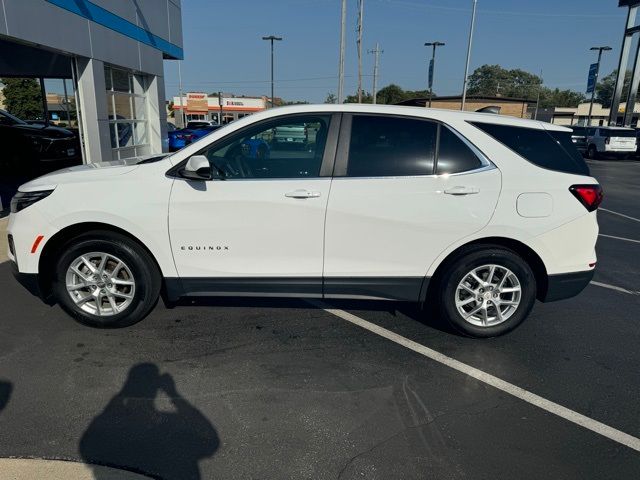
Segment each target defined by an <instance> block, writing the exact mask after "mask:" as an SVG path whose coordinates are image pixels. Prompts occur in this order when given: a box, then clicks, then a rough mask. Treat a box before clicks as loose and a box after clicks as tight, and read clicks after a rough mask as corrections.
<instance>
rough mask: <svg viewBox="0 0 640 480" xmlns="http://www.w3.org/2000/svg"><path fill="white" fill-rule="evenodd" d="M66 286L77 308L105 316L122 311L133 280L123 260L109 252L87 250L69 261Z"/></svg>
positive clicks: (132, 290)
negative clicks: (88, 251) (87, 251)
mask: <svg viewBox="0 0 640 480" xmlns="http://www.w3.org/2000/svg"><path fill="white" fill-rule="evenodd" d="M66 287H67V292H68V293H69V296H70V297H71V299H72V300H73V302H74V303H75V304H76V306H77V307H78V308H80V309H81V310H83V311H85V312H87V313H89V314H91V315H96V316H99V317H105V316H111V315H116V314H118V313H122V312H123V311H125V310H126V309H127V308H128V307H129V306H130V305H131V302H132V301H133V297H134V295H135V289H136V282H135V279H134V277H133V274H132V273H131V269H130V268H129V267H128V266H127V264H126V263H125V262H124V261H122V260H121V259H119V258H118V257H116V256H114V255H111V254H109V253H104V252H91V253H85V254H82V255H80V256H79V257H77V258H76V259H75V260H74V261H73V262H71V264H70V265H69V268H68V269H67V273H66Z"/></svg>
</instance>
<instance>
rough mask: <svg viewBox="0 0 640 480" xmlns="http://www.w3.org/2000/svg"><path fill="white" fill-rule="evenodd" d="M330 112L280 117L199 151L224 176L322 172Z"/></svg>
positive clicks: (297, 175) (296, 175)
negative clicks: (327, 113) (328, 113)
mask: <svg viewBox="0 0 640 480" xmlns="http://www.w3.org/2000/svg"><path fill="white" fill-rule="evenodd" d="M330 118H331V117H330V116H329V115H311V116H295V117H288V118H282V119H277V120H275V121H271V122H267V123H263V124H261V125H259V126H256V127H253V128H250V129H248V130H245V131H243V132H242V133H239V134H235V135H231V137H230V138H229V139H228V140H224V141H223V142H222V143H216V144H214V145H213V146H211V147H208V148H207V149H205V150H203V151H202V152H200V154H201V155H205V156H206V157H207V158H208V159H209V162H210V163H211V167H212V169H213V171H214V172H215V173H216V174H217V175H218V176H219V177H221V178H224V179H228V180H234V179H259V178H283V179H284V178H305V177H307V178H309V177H318V176H319V175H320V167H321V165H322V157H323V154H324V147H325V143H326V139H327V130H328V128H329V122H330Z"/></svg>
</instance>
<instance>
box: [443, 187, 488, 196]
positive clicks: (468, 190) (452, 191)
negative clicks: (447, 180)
mask: <svg viewBox="0 0 640 480" xmlns="http://www.w3.org/2000/svg"><path fill="white" fill-rule="evenodd" d="M444 193H446V194H447V195H473V194H474V193H480V189H479V188H478V187H464V186H462V185H457V186H455V187H451V188H447V189H446V190H445V191H444Z"/></svg>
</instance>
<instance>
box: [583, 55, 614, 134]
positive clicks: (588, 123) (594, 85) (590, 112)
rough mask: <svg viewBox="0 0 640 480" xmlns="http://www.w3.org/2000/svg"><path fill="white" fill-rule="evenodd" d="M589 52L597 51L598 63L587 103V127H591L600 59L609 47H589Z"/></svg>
mask: <svg viewBox="0 0 640 480" xmlns="http://www.w3.org/2000/svg"><path fill="white" fill-rule="evenodd" d="M590 50H597V51H598V62H597V66H596V74H595V78H594V80H593V81H594V83H593V90H592V91H591V102H590V103H589V116H588V117H587V127H590V126H591V114H592V113H593V100H594V98H595V95H596V85H598V75H599V74H600V60H601V59H602V52H608V51H609V50H611V47H591V48H590Z"/></svg>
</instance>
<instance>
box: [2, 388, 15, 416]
mask: <svg viewBox="0 0 640 480" xmlns="http://www.w3.org/2000/svg"><path fill="white" fill-rule="evenodd" d="M11 390H13V385H12V384H11V382H5V381H4V380H0V412H2V410H4V409H5V407H6V406H7V403H9V398H11Z"/></svg>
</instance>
